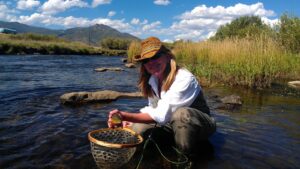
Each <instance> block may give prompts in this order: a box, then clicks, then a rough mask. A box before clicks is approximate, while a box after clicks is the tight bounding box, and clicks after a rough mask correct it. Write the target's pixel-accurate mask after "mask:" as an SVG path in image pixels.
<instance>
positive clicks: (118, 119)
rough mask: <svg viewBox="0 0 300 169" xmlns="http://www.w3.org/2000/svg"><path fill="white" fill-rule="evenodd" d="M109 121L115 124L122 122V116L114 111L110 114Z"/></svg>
mask: <svg viewBox="0 0 300 169" xmlns="http://www.w3.org/2000/svg"><path fill="white" fill-rule="evenodd" d="M111 122H112V123H113V124H115V125H118V124H121V123H122V118H121V116H120V115H119V114H118V113H115V114H113V115H112V116H111Z"/></svg>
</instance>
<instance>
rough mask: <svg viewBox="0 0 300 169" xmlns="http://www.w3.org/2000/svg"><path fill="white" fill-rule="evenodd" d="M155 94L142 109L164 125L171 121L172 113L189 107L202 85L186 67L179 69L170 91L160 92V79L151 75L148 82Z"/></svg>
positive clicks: (142, 111)
mask: <svg viewBox="0 0 300 169" xmlns="http://www.w3.org/2000/svg"><path fill="white" fill-rule="evenodd" d="M148 83H149V84H150V85H151V87H152V89H153V91H154V93H155V96H153V97H148V106H146V107H144V108H142V109H141V110H140V112H141V113H148V114H149V115H150V117H151V118H152V119H153V120H154V121H156V122H157V123H159V124H161V125H163V124H165V123H168V122H170V119H171V116H172V113H173V112H175V111H176V110H177V109H178V108H180V107H189V106H190V105H191V104H192V103H193V102H194V100H195V99H196V97H197V96H198V94H199V92H200V91H201V87H200V85H199V84H198V81H197V79H196V78H195V76H194V75H193V74H192V73H190V72H189V71H188V70H186V69H183V68H181V69H179V70H178V72H177V74H176V76H175V80H174V82H173V83H172V85H171V86H170V88H169V90H168V91H161V92H160V96H161V98H159V94H158V79H157V78H156V77H155V76H153V75H152V76H151V77H150V79H149V82H148Z"/></svg>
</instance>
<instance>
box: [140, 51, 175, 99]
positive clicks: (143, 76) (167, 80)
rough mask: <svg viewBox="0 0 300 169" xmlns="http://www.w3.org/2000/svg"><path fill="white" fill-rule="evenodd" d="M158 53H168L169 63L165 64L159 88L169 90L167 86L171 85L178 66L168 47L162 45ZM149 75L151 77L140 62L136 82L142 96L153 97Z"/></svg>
mask: <svg viewBox="0 0 300 169" xmlns="http://www.w3.org/2000/svg"><path fill="white" fill-rule="evenodd" d="M159 54H160V55H168V56H170V57H171V59H170V63H169V64H167V67H166V69H165V72H164V78H163V83H162V87H161V89H162V90H163V91H167V90H169V88H170V87H171V85H172V84H173V82H174V80H175V77H176V74H177V71H178V69H179V66H178V65H177V63H176V61H175V57H174V55H173V54H172V52H171V51H170V50H169V49H167V48H166V47H164V46H162V48H161V49H160V52H159ZM150 77H151V74H150V73H148V72H147V71H146V69H145V67H144V65H143V64H142V65H141V68H140V79H139V82H138V87H139V89H140V90H141V92H142V94H143V96H144V97H153V96H154V93H153V91H152V88H151V86H150V85H149V83H148V81H149V79H150Z"/></svg>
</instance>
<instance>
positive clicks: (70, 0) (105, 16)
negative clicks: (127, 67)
mask: <svg viewBox="0 0 300 169" xmlns="http://www.w3.org/2000/svg"><path fill="white" fill-rule="evenodd" d="M297 1H298V0H261V1H255V0H0V20H1V21H8V22H20V23H24V24H28V25H32V26H38V27H45V28H50V29H68V28H73V27H88V26H91V25H95V24H105V25H108V26H110V27H112V28H114V29H117V30H118V31H120V32H126V33H130V34H132V35H134V36H136V37H138V38H140V39H144V38H147V37H149V36H156V37H158V38H160V39H161V40H162V41H165V42H172V41H175V40H180V39H183V40H192V41H202V40H205V39H207V38H209V37H211V36H213V35H214V34H215V33H216V31H217V29H218V28H219V27H220V26H221V25H224V24H226V23H230V22H231V21H232V20H234V19H236V18H238V17H241V16H245V15H257V16H260V17H261V18H262V20H263V21H264V22H265V23H266V24H269V25H270V26H274V25H275V24H277V23H278V21H279V18H280V16H281V15H282V14H284V13H288V14H290V15H292V16H297V17H300V2H297Z"/></svg>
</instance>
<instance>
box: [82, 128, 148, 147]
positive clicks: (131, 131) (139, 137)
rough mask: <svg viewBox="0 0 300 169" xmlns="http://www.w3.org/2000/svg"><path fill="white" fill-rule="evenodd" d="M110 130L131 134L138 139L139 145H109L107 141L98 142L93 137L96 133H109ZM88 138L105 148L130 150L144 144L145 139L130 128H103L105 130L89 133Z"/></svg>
mask: <svg viewBox="0 0 300 169" xmlns="http://www.w3.org/2000/svg"><path fill="white" fill-rule="evenodd" d="M109 130H119V131H123V130H125V131H127V132H130V133H131V134H132V135H134V136H136V137H137V138H138V142H137V143H133V144H115V143H109V142H106V141H101V140H97V139H96V138H94V137H93V136H92V135H93V134H95V133H99V132H103V131H109ZM88 138H89V140H90V141H91V142H93V143H95V144H97V145H100V146H104V147H108V148H129V147H136V146H137V145H139V144H141V143H142V142H143V140H144V139H143V137H142V136H141V135H139V134H137V133H136V132H134V131H133V130H131V129H129V128H114V129H112V128H103V129H98V130H94V131H91V132H89V133H88Z"/></svg>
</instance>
